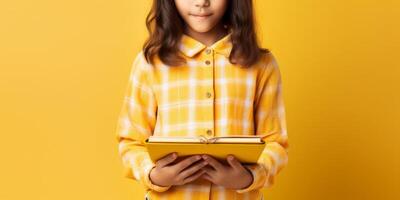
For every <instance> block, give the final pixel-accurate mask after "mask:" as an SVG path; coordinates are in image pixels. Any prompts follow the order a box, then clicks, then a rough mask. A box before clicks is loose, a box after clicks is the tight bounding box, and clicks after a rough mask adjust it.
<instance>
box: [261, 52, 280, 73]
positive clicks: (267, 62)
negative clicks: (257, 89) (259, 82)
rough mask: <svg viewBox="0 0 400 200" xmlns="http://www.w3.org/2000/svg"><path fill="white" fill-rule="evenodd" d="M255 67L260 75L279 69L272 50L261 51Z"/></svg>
mask: <svg viewBox="0 0 400 200" xmlns="http://www.w3.org/2000/svg"><path fill="white" fill-rule="evenodd" d="M257 68H258V70H259V73H260V74H261V75H268V74H270V73H272V72H274V71H279V64H278V61H277V58H276V56H275V54H274V53H273V52H272V51H268V52H262V53H261V57H260V60H259V62H258V63H257Z"/></svg>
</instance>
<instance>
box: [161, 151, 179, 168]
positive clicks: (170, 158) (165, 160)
mask: <svg viewBox="0 0 400 200" xmlns="http://www.w3.org/2000/svg"><path fill="white" fill-rule="evenodd" d="M177 157H178V155H177V153H176V152H173V153H170V154H168V155H166V156H164V157H163V158H161V159H159V160H157V162H156V165H157V166H159V167H164V166H165V165H168V164H169V163H171V162H173V161H174V160H175V159H176V158H177Z"/></svg>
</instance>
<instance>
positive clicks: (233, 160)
mask: <svg viewBox="0 0 400 200" xmlns="http://www.w3.org/2000/svg"><path fill="white" fill-rule="evenodd" d="M226 160H227V161H228V163H229V165H230V166H231V167H232V168H234V169H242V168H243V166H242V164H241V163H240V162H239V161H238V160H237V159H236V158H235V156H233V155H229V156H228V157H227V158H226Z"/></svg>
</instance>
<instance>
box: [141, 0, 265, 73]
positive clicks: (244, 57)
mask: <svg viewBox="0 0 400 200" xmlns="http://www.w3.org/2000/svg"><path fill="white" fill-rule="evenodd" d="M227 6H228V7H227V9H226V11H225V13H224V15H223V17H222V19H221V20H222V23H223V24H224V25H225V26H226V28H228V29H231V31H232V35H231V41H232V51H231V54H230V56H229V61H230V62H231V63H234V64H240V65H242V66H243V67H249V66H251V65H253V64H254V63H256V62H257V61H258V60H259V59H260V58H261V56H262V53H268V52H269V51H270V50H269V49H264V48H260V47H259V44H258V38H257V35H256V30H255V18H254V13H253V12H254V11H253V2H252V0H228V5H227ZM146 27H147V30H148V32H149V37H148V38H147V40H146V41H145V43H144V45H143V52H144V55H145V58H146V60H147V62H150V63H151V64H154V63H153V56H155V55H158V57H159V58H160V60H161V61H162V62H163V63H164V64H166V65H171V66H174V65H180V64H182V62H183V63H185V59H184V58H182V57H181V56H179V55H178V53H177V52H178V51H179V48H178V45H179V42H180V38H181V36H182V34H183V33H184V28H185V22H184V20H183V19H182V17H181V16H180V15H179V13H178V10H177V8H176V6H175V1H174V0H153V6H152V8H151V10H150V12H149V14H148V15H147V17H146Z"/></svg>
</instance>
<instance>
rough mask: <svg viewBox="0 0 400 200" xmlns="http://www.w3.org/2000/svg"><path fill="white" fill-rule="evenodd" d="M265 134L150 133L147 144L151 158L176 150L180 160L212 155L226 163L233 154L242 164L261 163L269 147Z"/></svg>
mask: <svg viewBox="0 0 400 200" xmlns="http://www.w3.org/2000/svg"><path fill="white" fill-rule="evenodd" d="M265 145H266V143H265V141H263V139H262V136H255V135H231V136H216V137H205V136H150V137H149V138H147V139H146V141H145V146H146V148H147V151H148V153H149V155H150V158H151V160H152V161H153V162H154V163H155V162H156V161H157V160H158V159H160V158H162V157H164V156H166V155H168V154H169V153H172V152H177V153H178V156H179V157H180V159H178V160H177V161H180V160H182V159H184V158H185V157H187V156H191V155H196V154H208V155H211V156H213V157H214V158H216V159H218V160H220V161H223V162H225V161H226V157H227V156H228V155H229V154H232V155H234V156H235V157H236V159H238V160H239V161H240V162H241V163H242V164H252V163H257V161H258V159H259V157H260V155H261V153H262V151H263V150H264V148H265Z"/></svg>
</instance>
